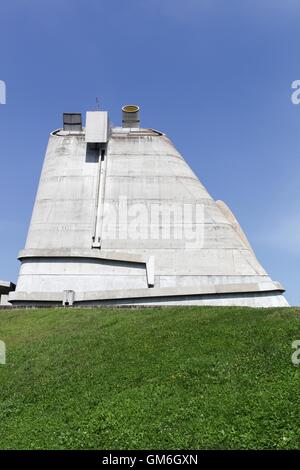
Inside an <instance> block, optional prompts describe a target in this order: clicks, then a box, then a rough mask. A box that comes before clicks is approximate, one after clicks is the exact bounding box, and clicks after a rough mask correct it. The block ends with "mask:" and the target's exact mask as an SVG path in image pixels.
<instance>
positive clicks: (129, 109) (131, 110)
mask: <svg viewBox="0 0 300 470" xmlns="http://www.w3.org/2000/svg"><path fill="white" fill-rule="evenodd" d="M122 126H123V127H140V108H139V106H136V105H135V104H127V105H126V106H123V107H122Z"/></svg>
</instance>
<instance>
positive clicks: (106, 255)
mask: <svg viewBox="0 0 300 470" xmlns="http://www.w3.org/2000/svg"><path fill="white" fill-rule="evenodd" d="M26 258H90V259H99V260H101V259H103V260H111V261H124V262H125V263H126V262H127V263H143V264H145V263H147V262H148V261H149V255H142V254H139V253H124V252H123V251H114V250H113V251H105V250H99V249H90V250H86V249H76V248H60V249H57V250H45V249H43V250H36V249H29V250H21V251H20V252H19V255H18V259H19V260H20V261H22V260H24V259H26Z"/></svg>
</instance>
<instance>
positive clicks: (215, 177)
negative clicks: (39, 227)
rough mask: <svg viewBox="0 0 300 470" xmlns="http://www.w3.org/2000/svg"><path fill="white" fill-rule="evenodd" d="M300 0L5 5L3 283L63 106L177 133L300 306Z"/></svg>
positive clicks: (0, 18) (0, 65) (0, 193)
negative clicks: (296, 87) (132, 115)
mask: <svg viewBox="0 0 300 470" xmlns="http://www.w3.org/2000/svg"><path fill="white" fill-rule="evenodd" d="M299 26H300V2H299V1H298V0H242V1H241V0H72V1H71V0H60V1H58V0H51V1H48V0H43V1H41V0H9V1H8V0H3V1H2V2H1V8H0V44H1V49H0V51H1V52H0V80H4V81H5V82H6V86H7V103H6V105H0V137H1V138H0V162H1V166H0V279H7V280H16V278H17V273H18V267H19V263H18V261H17V259H16V257H17V253H18V251H19V250H20V249H22V248H23V247H24V244H25V239H26V234H27V228H28V224H29V221H30V216H31V210H32V205H33V202H34V197H35V192H36V189H37V184H38V179H39V175H40V170H41V166H42V163H43V158H44V152H45V148H46V145H47V141H48V134H49V132H50V131H51V130H53V129H56V128H58V127H60V126H61V115H62V113H63V112H64V111H81V112H82V113H85V111H86V110H93V109H95V97H96V96H98V97H99V99H100V105H101V108H102V109H106V110H109V112H110V116H111V120H112V122H113V123H114V124H115V125H117V124H119V123H120V116H121V113H120V107H121V106H122V105H123V104H126V103H130V102H133V103H137V104H139V105H140V106H141V110H142V111H141V113H142V124H143V125H144V126H145V127H154V128H156V129H160V130H162V131H164V132H166V133H167V134H168V136H169V137H171V138H172V139H173V141H174V142H175V144H176V146H177V148H178V149H179V150H180V151H181V152H182V154H183V155H184V157H185V158H186V160H187V161H188V163H189V164H190V165H191V166H192V168H193V169H194V171H195V172H196V173H197V175H198V176H199V178H200V179H201V181H202V182H203V184H204V185H205V186H206V187H207V188H208V190H209V192H210V194H211V195H212V196H213V197H214V198H215V199H222V200H224V201H225V202H226V203H227V204H228V205H229V206H230V208H231V209H232V211H233V212H234V214H235V215H236V217H237V218H238V220H239V222H240V224H241V225H242V227H243V228H244V230H245V232H246V234H247V236H248V238H249V240H250V242H251V244H252V246H253V248H254V250H255V252H256V254H257V257H258V259H259V260H260V261H261V263H262V264H263V266H264V267H265V268H266V269H267V270H268V271H269V273H270V275H271V276H272V278H273V279H274V280H280V281H281V282H282V283H283V284H284V286H285V287H286V289H287V293H286V297H287V299H288V300H289V301H290V303H292V304H294V305H296V304H297V305H300V290H299V274H300V237H299V233H300V217H299V205H300V185H299V180H300V105H299V106H295V105H293V104H292V102H291V93H292V90H291V83H292V82H293V81H294V80H297V79H300V52H299V44H300V27H299Z"/></svg>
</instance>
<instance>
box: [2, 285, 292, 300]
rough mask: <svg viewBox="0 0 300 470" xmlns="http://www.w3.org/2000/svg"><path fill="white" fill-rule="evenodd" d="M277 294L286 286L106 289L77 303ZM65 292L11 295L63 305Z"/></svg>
mask: <svg viewBox="0 0 300 470" xmlns="http://www.w3.org/2000/svg"><path fill="white" fill-rule="evenodd" d="M263 292H274V293H277V294H282V293H283V292H284V289H283V287H282V286H281V284H280V283H279V282H261V283H252V284H219V285H203V286H198V287H180V288H179V287H177V288H176V287H175V288H174V287H168V288H152V289H128V290H111V291H110V290H106V291H93V292H75V298H74V302H75V303H76V302H91V301H101V300H124V299H142V298H145V299H146V298H155V297H182V296H195V295H197V296H199V295H218V294H219V295H223V294H250V293H251V294H253V293H258V294H261V293H263ZM63 297H64V293H63V292H30V293H27V292H11V293H10V295H9V301H10V302H12V303H13V302H62V301H63Z"/></svg>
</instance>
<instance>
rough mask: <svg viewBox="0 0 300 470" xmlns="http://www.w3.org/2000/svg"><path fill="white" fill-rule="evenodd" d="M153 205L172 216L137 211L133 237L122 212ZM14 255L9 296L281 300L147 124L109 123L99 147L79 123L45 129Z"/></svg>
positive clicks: (237, 235) (241, 237) (243, 242)
mask: <svg viewBox="0 0 300 470" xmlns="http://www.w3.org/2000/svg"><path fill="white" fill-rule="evenodd" d="M89 119H90V118H89ZM96 121H97V120H95V121H94V120H93V119H92V122H93V126H92V134H93V135H96V136H97V135H98V134H97V129H95V122H96ZM100 134H101V132H100ZM95 138H96V137H95ZM92 139H94V138H93V137H92ZM100 151H101V153H100ZM125 201H126V207H125ZM189 205H190V206H191V207H196V206H199V208H200V209H201V210H202V216H201V217H200V218H196V219H195V218H194V219H193V227H194V228H195V227H196V232H197V233H198V232H199V233H200V235H201V236H200V237H199V239H198V238H197V237H196V238H195V239H193V240H191V237H190V235H191V231H190V230H189V228H190V225H192V224H191V221H190V220H188V221H187V220H185V219H183V218H182V217H181V219H180V218H178V217H177V215H178V214H177V212H176V213H175V212H174V213H172V210H173V208H174V207H175V208H183V211H182V214H183V213H184V210H185V207H187V206H189ZM157 206H159V210H160V214H161V213H163V214H165V213H168V211H169V213H170V217H169V218H168V217H167V218H163V219H161V217H160V216H159V218H157V219H155V218H153V217H148V218H147V217H143V218H142V219H141V220H142V224H141V225H140V232H142V236H141V237H137V234H136V233H135V231H134V228H133V226H132V225H131V224H130V223H129V224H126V223H125V222H126V220H127V222H128V220H129V219H130V220H131V221H132V220H134V219H135V218H138V216H139V214H137V208H138V207H140V211H141V213H143V214H144V215H145V214H148V215H149V214H150V215H151V214H152V209H153V208H155V207H157ZM115 209H116V211H117V215H116V216H115V215H114V210H115ZM170 211H171V212H170ZM200 212H201V211H200ZM126 217H127V219H126ZM176 231H177V232H176ZM175 232H176V233H177V235H178V234H180V233H181V234H182V233H184V234H185V233H186V232H187V233H188V235H189V236H181V237H179V236H174V233H175ZM116 234H117V236H116ZM166 234H169V235H170V234H173V235H172V236H165V235H166ZM197 236H198V235H197ZM20 260H21V268H20V275H19V279H18V283H17V289H16V292H14V293H12V294H10V301H11V302H13V303H16V304H22V305H23V304H35V302H37V303H39V302H42V303H43V304H47V303H49V304H51V303H62V302H63V299H64V298H66V294H65V291H68V292H71V291H73V292H74V303H75V304H76V303H86V304H90V303H93V304H95V305H96V304H98V302H99V303H102V304H103V303H107V302H108V303H109V302H111V303H112V304H124V303H125V304H129V305H130V304H140V305H144V304H149V303H151V304H153V305H156V304H183V305H185V304H190V303H191V304H196V305H197V304H199V305H208V304H210V303H211V304H213V305H250V306H263V307H267V306H284V305H287V302H286V300H285V299H284V297H283V295H282V292H283V291H284V289H283V288H282V287H281V286H279V285H278V284H277V283H275V282H273V281H272V280H271V279H270V277H269V276H268V274H267V273H266V272H265V270H264V269H263V267H262V266H261V265H260V263H259V262H258V260H257V259H256V257H255V255H254V253H253V250H252V248H251V246H250V244H249V242H248V240H247V238H246V235H245V234H244V233H243V231H242V229H241V227H240V226H239V224H238V222H237V221H236V219H235V217H234V216H233V214H232V213H231V211H230V209H229V208H228V207H227V206H226V205H225V204H224V203H222V202H220V201H218V202H216V201H214V200H213V198H212V197H211V196H210V195H209V193H208V192H207V190H206V188H205V187H204V186H203V185H202V184H201V182H200V181H199V180H198V178H197V177H196V175H195V174H194V173H193V172H192V170H191V169H190V168H189V166H188V165H187V163H186V162H185V160H184V159H183V157H182V156H181V155H180V154H179V153H178V151H177V150H176V149H175V147H174V145H173V144H172V142H170V140H169V139H168V138H167V137H166V136H165V135H163V134H162V133H160V132H157V131H154V130H152V129H142V128H140V129H139V128H134V129H133V128H120V127H117V128H113V129H111V131H110V135H109V140H108V143H107V145H106V146H105V147H101V149H99V148H97V147H95V148H94V149H93V148H90V147H89V144H87V143H86V142H85V131H84V130H83V131H82V132H76V133H72V132H66V131H62V130H59V131H56V132H54V133H52V134H51V136H50V139H49V145H48V149H47V153H46V157H45V162H44V166H43V170H42V175H41V180H40V184H39V189H38V193H37V197H36V201H35V206H34V210H33V215H32V220H31V224H30V229H29V233H28V238H27V242H26V246H25V249H24V250H22V252H21V253H20ZM228 286H234V287H233V288H231V287H228ZM249 286H250V287H249ZM267 286H268V288H267ZM228 289H229V291H228ZM230 289H231V290H230ZM249 289H250V290H249ZM264 289H265V290H264ZM72 298H73V297H72Z"/></svg>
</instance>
